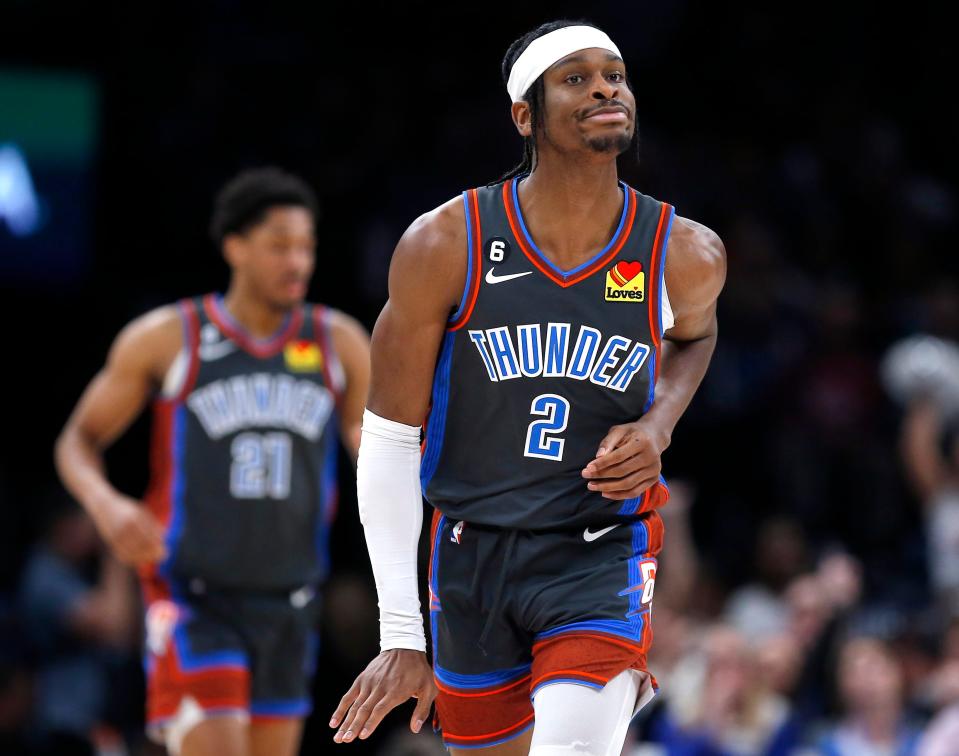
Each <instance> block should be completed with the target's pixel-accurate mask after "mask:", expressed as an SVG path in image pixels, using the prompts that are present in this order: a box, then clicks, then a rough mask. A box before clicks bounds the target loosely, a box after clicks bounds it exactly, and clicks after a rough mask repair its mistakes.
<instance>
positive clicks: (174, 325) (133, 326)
mask: <svg viewBox="0 0 959 756" xmlns="http://www.w3.org/2000/svg"><path fill="white" fill-rule="evenodd" d="M182 348H183V321H182V319H181V316H180V312H179V310H178V309H177V306H176V305H173V304H170V305H164V306H163V307H158V308H156V309H154V310H150V311H149V312H147V313H144V314H143V315H140V316H139V317H137V318H134V319H133V320H131V321H130V322H129V323H127V324H126V325H125V326H124V327H123V329H122V330H121V331H120V333H119V334H118V335H117V337H116V339H115V340H114V342H113V346H112V347H111V348H110V356H109V358H108V364H109V365H110V366H111V367H112V368H116V369H120V370H130V371H136V372H140V373H144V374H146V375H148V376H149V377H150V378H152V379H154V380H157V381H162V378H163V376H164V375H165V373H166V371H167V369H168V368H169V367H170V365H171V364H172V363H173V360H174V359H176V356H177V353H178V352H179V351H180V350H181V349H182Z"/></svg>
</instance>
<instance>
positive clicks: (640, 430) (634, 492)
mask: <svg viewBox="0 0 959 756" xmlns="http://www.w3.org/2000/svg"><path fill="white" fill-rule="evenodd" d="M667 446H669V436H668V434H666V433H664V432H662V431H661V430H659V429H657V428H655V427H654V426H652V425H651V424H650V423H649V422H648V421H646V422H644V421H643V420H642V419H640V420H637V421H636V422H634V423H626V424H624V425H614V426H613V427H612V428H611V429H610V431H609V433H607V434H606V437H605V438H604V439H603V440H602V441H600V442H599V448H598V449H597V451H596V457H595V459H593V460H592V461H591V462H590V463H589V464H588V465H586V467H585V468H584V469H583V477H584V478H586V479H587V480H588V481H589V483H587V488H589V490H590V491H598V492H599V493H601V494H602V495H603V498H604V499H632V498H635V497H637V496H639V495H640V494H641V493H642V492H643V491H645V490H646V489H647V488H649V487H650V486H651V485H653V483H655V482H656V481H657V480H659V473H660V471H661V470H662V461H661V459H660V457H661V455H662V453H663V452H664V451H665V450H666V447H667Z"/></svg>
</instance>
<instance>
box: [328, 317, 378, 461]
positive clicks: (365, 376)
mask: <svg viewBox="0 0 959 756" xmlns="http://www.w3.org/2000/svg"><path fill="white" fill-rule="evenodd" d="M330 335H331V338H332V340H333V348H334V349H335V350H336V354H337V355H338V356H339V358H340V362H341V363H342V364H343V372H344V373H346V389H345V391H344V392H343V398H342V400H341V401H340V408H339V410H340V437H341V438H342V440H343V445H344V446H345V447H346V449H347V451H349V453H350V455H351V456H352V457H353V459H354V460H356V457H357V455H358V454H359V449H360V426H361V425H362V423H363V408H364V407H365V406H366V399H367V396H368V395H369V392H370V337H369V334H367V332H366V329H365V328H364V327H363V326H362V325H360V323H359V321H358V320H356V319H355V318H352V317H350V316H349V315H346V314H345V313H342V312H338V311H334V312H333V318H332V321H331V322H330Z"/></svg>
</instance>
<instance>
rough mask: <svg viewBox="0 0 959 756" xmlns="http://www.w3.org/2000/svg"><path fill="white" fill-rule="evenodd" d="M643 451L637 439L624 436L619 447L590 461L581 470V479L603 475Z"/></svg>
mask: <svg viewBox="0 0 959 756" xmlns="http://www.w3.org/2000/svg"><path fill="white" fill-rule="evenodd" d="M643 449H644V447H643V446H642V444H641V443H640V440H639V439H638V438H636V437H633V436H626V437H624V438H622V439H621V440H620V442H619V446H617V447H616V448H615V449H611V450H609V451H607V452H606V453H605V454H603V455H602V456H601V457H597V458H596V459H594V460H591V461H590V463H589V464H588V465H586V467H585V469H584V470H583V477H584V478H588V477H591V476H596V475H600V474H604V473H605V471H606V470H607V469H608V468H610V467H613V466H614V465H618V464H620V463H622V462H625V461H626V460H627V459H629V458H631V457H634V456H635V455H636V454H638V453H639V452H641V451H642V450H643Z"/></svg>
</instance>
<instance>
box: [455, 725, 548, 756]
mask: <svg viewBox="0 0 959 756" xmlns="http://www.w3.org/2000/svg"><path fill="white" fill-rule="evenodd" d="M532 738H533V731H532V730H527V731H526V732H524V733H523V734H522V735H519V736H517V737H515V738H513V739H512V740H510V741H508V742H506V743H500V744H499V745H494V746H488V747H486V748H455V747H454V748H450V749H449V751H450V753H451V754H453V756H480V755H482V756H527V754H528V753H529V744H530V742H531V740H532Z"/></svg>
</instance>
